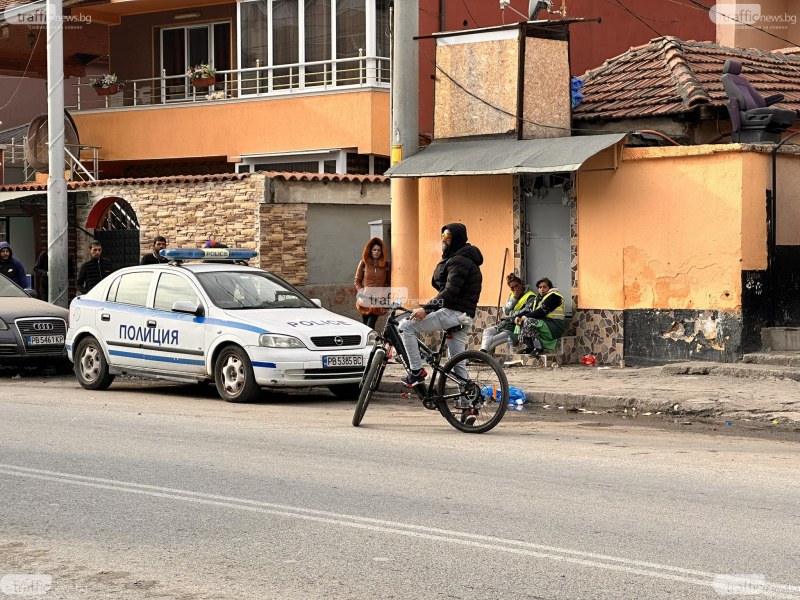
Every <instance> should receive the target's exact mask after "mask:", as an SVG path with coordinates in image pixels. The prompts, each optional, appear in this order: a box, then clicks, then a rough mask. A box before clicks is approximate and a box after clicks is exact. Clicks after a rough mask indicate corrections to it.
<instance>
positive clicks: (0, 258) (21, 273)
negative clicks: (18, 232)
mask: <svg viewBox="0 0 800 600" xmlns="http://www.w3.org/2000/svg"><path fill="white" fill-rule="evenodd" d="M0 274H1V275H5V276H6V277H8V278H9V279H10V280H11V281H13V282H14V283H16V284H17V285H18V286H19V287H21V288H23V289H25V288H26V287H28V277H27V274H26V273H25V267H23V266H22V263H21V262H19V261H18V260H17V259H16V258H14V253H13V252H12V251H11V245H10V244H9V243H8V242H0Z"/></svg>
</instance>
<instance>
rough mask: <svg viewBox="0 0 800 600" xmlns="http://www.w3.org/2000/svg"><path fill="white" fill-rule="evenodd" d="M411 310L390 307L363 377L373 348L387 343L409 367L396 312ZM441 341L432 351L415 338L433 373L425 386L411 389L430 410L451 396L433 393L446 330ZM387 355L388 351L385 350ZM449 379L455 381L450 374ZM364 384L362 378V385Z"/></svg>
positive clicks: (440, 371)
mask: <svg viewBox="0 0 800 600" xmlns="http://www.w3.org/2000/svg"><path fill="white" fill-rule="evenodd" d="M410 312H411V311H410V310H408V309H407V308H404V307H402V306H399V305H395V306H393V307H392V309H391V312H390V313H389V316H388V318H387V319H386V323H385V325H384V327H383V331H382V332H381V333H379V334H378V339H377V340H376V341H375V347H374V348H373V350H372V352H371V353H370V357H369V360H368V361H367V365H366V368H365V369H364V377H366V374H367V373H368V372H369V366H370V364H371V363H372V359H373V356H374V355H375V350H376V349H377V348H379V347H382V346H384V347H385V346H386V345H387V344H388V345H389V346H391V347H393V348H394V349H395V350H396V351H398V352H399V356H400V360H401V361H402V362H403V365H404V366H405V368H406V370H408V368H409V360H408V354H407V352H406V347H405V344H404V343H403V338H402V336H401V335H400V330H399V325H400V320H399V319H398V314H397V313H402V314H409V313H410ZM442 334H443V335H442V341H441V342H440V344H439V349H438V351H434V350H432V349H431V348H429V347H428V346H426V345H425V344H424V343H422V341H420V340H419V339H417V346H418V347H419V353H420V356H422V360H423V361H425V362H427V363H428V365H430V367H431V369H432V370H433V374H432V375H431V377H430V381H429V382H428V384H427V386H425V385H415V386H413V388H412V389H413V390H414V391H415V392H416V393H417V396H419V399H420V400H421V401H422V404H423V405H424V406H425V408H427V409H430V410H435V409H436V407H437V404H438V403H439V402H440V401H441V400H446V399H447V398H450V397H451V396H443V397H438V396H437V395H435V393H434V389H435V387H434V386H435V385H436V381H437V378H438V377H439V376H441V374H442V368H441V367H440V366H439V365H440V363H441V359H442V355H443V354H444V351H445V347H446V344H447V338H448V336H449V335H450V334H448V333H447V331H442ZM386 355H387V356H388V355H389V353H388V352H387V354H386ZM384 368H385V364H384V366H383V367H381V372H380V373H379V375H378V378H379V380H380V379H381V378H383V369H384ZM450 379H453V381H456V383H458V382H457V380H455V379H454V378H453V377H452V376H451V377H450ZM363 384H364V382H363V380H362V385H363ZM457 396H458V394H454V395H453V396H452V397H457Z"/></svg>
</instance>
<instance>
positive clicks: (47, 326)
mask: <svg viewBox="0 0 800 600" xmlns="http://www.w3.org/2000/svg"><path fill="white" fill-rule="evenodd" d="M33 329H34V330H35V331H53V329H55V325H53V324H52V323H34V324H33Z"/></svg>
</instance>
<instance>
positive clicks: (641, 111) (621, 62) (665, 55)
mask: <svg viewBox="0 0 800 600" xmlns="http://www.w3.org/2000/svg"><path fill="white" fill-rule="evenodd" d="M794 50H796V49H794ZM729 58H731V59H734V60H738V61H739V62H741V63H742V65H743V67H742V74H743V75H744V76H745V77H747V79H748V80H749V81H750V83H751V84H752V85H753V87H755V88H756V89H757V90H758V91H759V93H761V95H763V96H769V95H771V94H775V93H782V94H784V95H785V96H786V98H785V99H784V101H783V102H781V103H779V105H780V106H782V107H784V108H791V109H794V110H798V111H800V56H796V55H792V54H790V53H780V52H775V53H769V52H761V51H759V50H742V49H739V48H727V47H725V46H718V45H717V44H712V43H710V42H695V41H688V42H687V41H683V40H680V39H678V38H675V37H662V38H656V39H654V40H651V41H650V43H649V44H645V45H643V46H638V47H636V48H631V49H630V50H628V51H627V52H625V53H624V54H620V55H619V56H617V57H615V58H612V59H610V60H607V61H605V62H604V63H603V65H602V66H600V67H598V68H596V69H592V70H590V71H587V72H586V74H585V75H584V76H583V80H584V86H583V88H582V89H581V93H582V94H583V95H584V101H583V103H582V104H581V105H580V106H578V107H577V108H575V110H574V111H573V117H574V118H575V119H576V120H578V121H591V120H596V119H603V120H614V119H625V118H630V117H632V116H637V117H647V116H659V115H663V114H682V113H689V112H692V111H694V110H695V108H696V107H697V106H699V105H706V106H714V107H720V108H722V107H725V106H726V104H727V102H728V97H727V95H726V94H725V90H724V89H723V87H722V79H721V78H722V66H723V64H724V63H725V61H726V60H727V59H729Z"/></svg>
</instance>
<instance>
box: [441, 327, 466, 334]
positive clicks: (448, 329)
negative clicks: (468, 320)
mask: <svg viewBox="0 0 800 600" xmlns="http://www.w3.org/2000/svg"><path fill="white" fill-rule="evenodd" d="M462 329H464V326H463V325H455V326H454V327H448V328H447V329H445V330H444V332H445V333H455V332H456V331H461V330H462Z"/></svg>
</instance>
